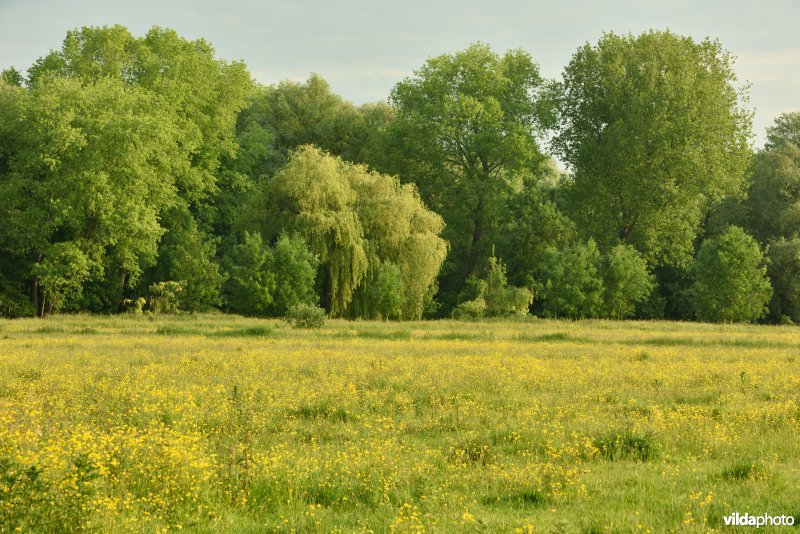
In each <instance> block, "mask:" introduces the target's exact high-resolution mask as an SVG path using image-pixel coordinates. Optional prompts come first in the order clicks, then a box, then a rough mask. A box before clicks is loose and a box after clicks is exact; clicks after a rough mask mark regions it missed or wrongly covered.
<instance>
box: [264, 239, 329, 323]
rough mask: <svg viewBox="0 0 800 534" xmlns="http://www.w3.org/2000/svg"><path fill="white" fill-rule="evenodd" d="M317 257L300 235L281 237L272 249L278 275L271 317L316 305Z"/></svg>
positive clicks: (272, 262) (274, 267)
mask: <svg viewBox="0 0 800 534" xmlns="http://www.w3.org/2000/svg"><path fill="white" fill-rule="evenodd" d="M318 264H319V261H318V260H317V257H316V256H314V254H313V253H312V252H311V251H310V250H309V249H308V246H307V245H306V242H305V241H304V240H303V238H302V237H300V236H299V235H297V234H285V233H284V234H281V235H280V236H279V237H278V241H277V242H276V243H275V246H274V247H273V248H272V257H271V264H270V270H271V271H272V273H274V275H275V291H274V293H273V299H272V305H271V314H272V315H274V316H276V317H277V316H280V317H282V316H284V315H286V312H287V311H288V310H289V309H290V308H292V307H293V306H297V305H301V304H307V305H316V304H317V303H318V302H319V297H318V296H317V293H316V287H315V281H316V277H317V266H318Z"/></svg>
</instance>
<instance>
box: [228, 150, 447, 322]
mask: <svg viewBox="0 0 800 534" xmlns="http://www.w3.org/2000/svg"><path fill="white" fill-rule="evenodd" d="M242 221H243V226H244V227H247V228H248V229H251V230H258V231H260V232H261V233H262V235H264V236H265V237H266V238H267V239H272V238H274V237H275V236H277V235H278V234H279V233H280V232H281V231H283V230H289V231H295V232H299V233H300V234H301V235H302V236H303V237H304V238H305V240H306V242H307V243H308V246H309V248H310V249H311V250H312V251H313V252H314V254H316V255H317V256H318V257H319V259H320V269H321V273H320V278H321V283H320V286H321V292H322V293H323V294H322V295H321V297H322V300H323V303H324V304H325V305H326V307H327V308H328V311H329V313H330V314H331V315H332V316H334V317H341V316H350V317H364V318H373V317H376V316H377V307H376V303H375V302H374V297H373V296H372V293H371V292H370V291H369V288H370V285H371V283H373V282H374V281H375V279H376V277H377V276H378V274H379V272H380V270H381V267H382V266H383V265H384V263H387V262H392V263H394V264H396V265H397V266H399V268H400V273H401V281H402V284H401V285H402V291H403V295H402V296H403V299H402V302H403V305H402V314H401V315H402V317H403V318H404V319H418V318H420V317H421V316H422V312H423V306H424V303H425V296H426V294H427V293H428V292H429V291H430V290H431V287H432V286H433V284H434V283H435V281H436V276H437V275H438V273H439V269H441V266H442V263H443V262H444V258H445V256H446V254H447V243H446V242H445V241H444V240H443V239H442V238H441V237H440V236H439V234H440V233H441V232H442V230H443V228H444V222H443V221H442V218H441V217H440V216H439V215H437V214H435V213H433V212H432V211H430V210H428V209H427V208H426V207H425V205H424V204H423V202H422V200H421V199H420V197H419V194H418V193H417V190H416V188H415V187H414V186H413V185H412V184H405V185H401V184H400V182H399V181H398V180H397V179H396V178H394V177H391V176H386V175H382V174H378V173H375V172H370V171H369V170H368V169H367V168H366V167H364V166H363V165H354V164H350V163H347V162H344V161H342V160H341V159H339V158H337V157H334V156H330V155H328V154H326V153H324V152H322V151H320V150H319V149H317V148H315V147H313V146H310V145H306V146H302V147H300V148H298V149H297V150H296V151H295V152H294V153H293V154H292V155H291V156H290V158H289V161H288V162H287V164H286V165H285V166H284V167H283V168H282V169H281V170H280V171H279V172H278V173H276V174H275V175H274V176H273V177H272V178H269V179H268V180H266V181H265V182H264V183H263V184H262V186H261V188H260V190H259V191H258V192H257V193H256V194H255V195H254V197H253V199H252V201H251V203H250V205H249V206H248V207H247V208H246V209H245V210H244V212H243V217H242Z"/></svg>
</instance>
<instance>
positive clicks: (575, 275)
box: [539, 239, 604, 319]
mask: <svg viewBox="0 0 800 534" xmlns="http://www.w3.org/2000/svg"><path fill="white" fill-rule="evenodd" d="M600 262H601V255H600V251H599V250H598V248H597V245H596V244H595V243H594V241H592V240H591V239H590V240H589V241H587V242H585V243H576V244H574V245H571V246H569V247H566V248H564V249H561V250H555V249H549V250H548V252H547V255H546V256H545V259H544V262H543V265H542V269H541V271H540V274H539V298H540V299H541V301H542V302H541V307H542V310H543V313H544V314H545V315H546V316H548V317H565V318H570V319H583V318H590V317H599V316H601V315H602V313H603V293H604V287H603V278H602V276H601V273H600Z"/></svg>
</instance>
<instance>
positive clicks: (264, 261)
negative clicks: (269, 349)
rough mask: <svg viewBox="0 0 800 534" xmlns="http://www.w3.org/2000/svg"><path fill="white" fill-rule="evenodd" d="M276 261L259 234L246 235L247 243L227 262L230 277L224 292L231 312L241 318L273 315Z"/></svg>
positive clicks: (223, 289) (227, 277) (227, 274)
mask: <svg viewBox="0 0 800 534" xmlns="http://www.w3.org/2000/svg"><path fill="white" fill-rule="evenodd" d="M271 263H272V257H271V254H270V251H269V249H268V248H266V247H265V246H264V244H263V242H262V240H261V235H260V234H258V233H252V234H251V233H249V232H245V233H244V239H243V240H242V242H241V243H237V244H236V245H234V246H233V247H232V248H231V251H230V252H229V253H228V254H227V255H226V256H225V257H224V258H223V260H222V266H223V270H224V272H225V275H226V279H225V283H224V285H223V288H222V291H223V296H224V300H225V305H226V307H227V309H228V310H230V311H232V312H234V313H238V314H241V315H251V316H266V315H269V312H270V305H271V304H272V300H273V294H274V293H275V285H276V283H275V273H274V272H272V270H271Z"/></svg>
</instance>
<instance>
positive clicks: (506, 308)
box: [452, 256, 533, 319]
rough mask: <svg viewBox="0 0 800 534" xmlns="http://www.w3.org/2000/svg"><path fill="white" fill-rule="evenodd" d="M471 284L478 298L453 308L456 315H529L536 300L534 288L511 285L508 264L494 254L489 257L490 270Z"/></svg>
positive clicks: (477, 316) (469, 316)
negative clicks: (534, 299)
mask: <svg viewBox="0 0 800 534" xmlns="http://www.w3.org/2000/svg"><path fill="white" fill-rule="evenodd" d="M468 288H469V289H470V291H468V292H467V294H469V293H473V294H474V298H472V299H471V300H468V301H466V302H462V303H461V304H459V305H458V306H456V307H455V308H454V309H453V312H452V315H453V318H456V319H467V318H469V319H477V318H480V317H513V316H519V315H527V313H528V308H529V307H530V305H531V303H532V302H533V292H532V291H531V290H530V289H528V288H524V287H509V286H508V280H507V278H506V268H505V265H503V262H502V261H501V260H499V259H497V258H495V257H494V256H491V257H490V258H489V270H488V272H487V274H486V278H485V279H484V280H476V279H472V280H471V281H469V283H468Z"/></svg>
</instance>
